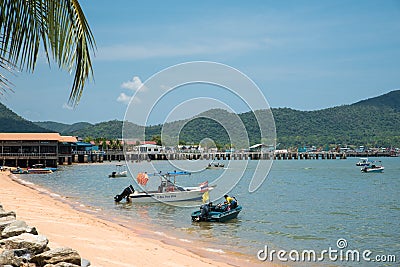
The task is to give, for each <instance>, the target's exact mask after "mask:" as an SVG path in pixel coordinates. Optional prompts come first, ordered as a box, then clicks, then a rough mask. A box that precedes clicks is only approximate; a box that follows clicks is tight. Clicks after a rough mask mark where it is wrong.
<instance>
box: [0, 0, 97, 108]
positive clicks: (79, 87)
mask: <svg viewBox="0 0 400 267" xmlns="http://www.w3.org/2000/svg"><path fill="white" fill-rule="evenodd" d="M0 8H1V10H0V45H1V46H0V58H1V59H7V61H3V63H6V62H8V63H10V64H11V65H13V66H17V68H20V69H22V70H27V71H32V72H33V71H34V69H35V66H36V62H37V59H38V54H39V48H40V45H41V44H42V45H43V49H44V52H45V55H46V58H47V61H48V62H49V63H50V54H51V57H52V58H53V59H54V60H55V61H56V62H57V64H58V66H59V67H60V68H62V69H65V70H67V71H68V72H69V73H72V72H74V80H73V84H72V89H71V93H70V97H69V103H70V104H72V105H76V104H77V103H78V102H79V100H80V98H81V96H82V92H83V89H84V86H85V82H86V80H87V79H89V78H93V68H92V61H91V57H90V50H91V51H93V52H94V50H95V48H96V44H95V40H94V37H93V34H92V32H91V30H90V27H89V24H88V22H87V20H86V18H85V15H84V13H83V11H82V9H81V7H80V5H79V2H78V1H77V0H23V1H21V0H3V3H2V4H0ZM5 66H6V65H4V64H0V68H2V69H4V68H5ZM1 81H3V83H2V82H1ZM1 81H0V87H2V85H3V87H2V88H3V90H4V88H5V87H4V85H5V84H4V82H5V81H7V80H5V79H4V76H1Z"/></svg>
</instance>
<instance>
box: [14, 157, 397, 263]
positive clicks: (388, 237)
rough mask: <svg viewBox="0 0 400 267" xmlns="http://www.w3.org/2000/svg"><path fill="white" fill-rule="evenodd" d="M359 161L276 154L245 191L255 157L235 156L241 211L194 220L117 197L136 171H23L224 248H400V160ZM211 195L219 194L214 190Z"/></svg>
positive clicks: (213, 173)
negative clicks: (114, 174)
mask: <svg viewBox="0 0 400 267" xmlns="http://www.w3.org/2000/svg"><path fill="white" fill-rule="evenodd" d="M357 160H358V159H351V158H349V159H347V160H297V161H296V160H286V161H284V160H282V161H275V162H274V164H273V166H272V169H271V172H270V174H269V176H268V179H266V180H265V182H264V183H263V185H262V186H261V187H260V188H259V189H258V190H257V191H256V192H254V193H249V192H248V186H249V182H250V179H251V174H252V172H253V170H254V168H255V167H256V164H257V162H256V161H250V162H249V163H248V165H247V167H246V168H247V169H245V170H244V172H243V170H241V169H240V168H235V161H232V162H231V163H230V165H229V168H231V170H232V171H234V170H237V172H240V173H242V172H243V173H244V174H243V178H242V179H241V180H240V181H239V183H238V184H237V185H236V186H235V188H234V189H233V190H232V192H231V193H230V194H231V195H234V196H236V198H237V199H238V200H239V203H240V205H242V206H243V211H242V212H241V213H240V214H239V217H238V218H237V219H235V220H232V221H230V222H227V223H208V222H202V223H194V222H192V221H191V217H190V214H191V212H192V211H193V210H194V209H197V208H198V207H195V208H182V207H175V206H171V205H165V204H162V203H155V204H132V203H119V204H116V203H114V201H113V197H114V196H115V195H116V194H119V193H121V191H122V190H123V189H124V188H125V187H126V186H128V185H129V184H132V185H133V186H134V187H137V185H136V184H135V183H134V181H133V179H132V178H131V177H127V178H118V179H109V178H108V174H109V173H110V171H111V170H112V169H113V168H114V164H112V165H111V164H93V165H77V166H65V167H61V168H60V171H57V172H55V173H53V174H50V175H23V176H21V177H23V178H24V179H25V180H27V181H29V182H33V183H35V184H38V185H41V186H44V187H45V188H48V189H49V190H50V191H52V192H53V193H56V194H60V195H62V196H65V197H68V200H70V201H72V202H75V204H76V205H80V204H84V205H85V206H86V207H90V208H91V209H92V210H94V211H96V212H97V213H98V214H99V215H101V216H105V217H108V218H109V217H112V218H118V219H120V220H122V221H124V222H128V223H131V227H133V228H134V225H135V224H142V225H147V226H149V227H150V228H151V229H153V230H154V229H156V230H155V231H156V232H157V233H159V234H162V235H166V236H170V237H171V238H172V236H174V237H175V238H176V239H177V240H181V241H182V242H192V241H193V240H195V241H196V243H198V244H203V245H204V247H210V244H213V246H214V248H221V249H222V250H223V251H229V250H231V251H232V250H233V251H236V252H241V253H245V254H249V255H255V253H256V252H257V251H258V250H259V249H262V248H263V247H264V245H268V246H269V247H271V248H282V249H285V250H287V251H289V250H291V249H297V250H303V249H314V250H322V249H327V248H328V247H335V244H336V240H338V239H339V238H345V239H346V240H347V241H348V243H349V246H350V247H351V248H353V249H359V250H365V249H370V250H372V251H383V252H385V253H387V254H396V255H400V248H399V243H400V242H399V241H400V232H399V231H398V226H399V225H398V221H399V220H400V205H399V194H398V192H399V189H400V179H399V175H398V174H399V173H400V164H399V161H400V159H398V158H383V159H381V160H382V161H383V163H384V166H385V172H384V173H382V174H379V173H376V174H373V173H361V172H360V168H359V167H356V166H355V163H356V162H357ZM206 163H207V162H206V161H204V164H206ZM148 164H149V163H144V164H141V163H140V164H136V165H135V166H134V168H135V169H136V170H137V172H140V171H143V170H146V169H148V168H149V166H148ZM154 164H155V165H156V168H157V169H159V170H163V171H169V170H170V169H168V168H170V165H169V164H168V163H167V162H155V163H154ZM242 164H243V163H240V165H242ZM252 169H253V170H252ZM224 171H225V170H206V171H202V172H196V173H194V174H192V175H191V176H189V177H188V178H185V179H180V180H179V183H180V184H182V185H187V186H191V185H198V184H199V183H201V182H203V181H205V180H208V181H209V182H212V181H214V180H216V179H218V177H219V176H220V175H221V173H222V172H224ZM222 189H223V188H221V190H222ZM210 197H211V199H213V198H215V195H213V192H212V191H211V193H210ZM217 201H218V200H217ZM219 201H221V200H219ZM214 202H216V201H214ZM198 204H200V203H198ZM164 237H165V236H164ZM364 264H365V262H364Z"/></svg>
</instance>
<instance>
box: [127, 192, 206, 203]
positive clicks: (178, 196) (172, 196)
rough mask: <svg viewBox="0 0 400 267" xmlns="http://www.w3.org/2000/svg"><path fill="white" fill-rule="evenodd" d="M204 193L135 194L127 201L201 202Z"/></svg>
mask: <svg viewBox="0 0 400 267" xmlns="http://www.w3.org/2000/svg"><path fill="white" fill-rule="evenodd" d="M203 194H204V192H203V191H201V190H192V191H173V192H163V193H157V192H135V193H133V194H130V195H129V201H131V202H135V203H156V202H177V201H197V200H201V199H202V196H203Z"/></svg>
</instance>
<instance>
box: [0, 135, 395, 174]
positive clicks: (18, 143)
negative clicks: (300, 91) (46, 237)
mask: <svg viewBox="0 0 400 267" xmlns="http://www.w3.org/2000/svg"><path fill="white" fill-rule="evenodd" d="M106 142H108V143H102V144H100V145H99V144H97V145H96V143H95V142H93V141H92V142H82V141H81V140H79V139H78V138H77V137H75V136H62V135H60V134H59V133H0V166H14V167H17V166H18V167H21V168H27V167H31V166H32V165H35V164H44V165H45V166H48V167H56V166H57V165H64V164H67V165H70V164H72V163H78V162H82V163H86V162H103V161H104V160H107V161H111V160H124V159H125V156H127V157H128V160H133V159H135V160H144V159H198V158H205V159H209V158H210V157H212V155H219V156H221V157H222V158H223V159H231V158H239V159H245V158H246V157H247V156H242V155H250V156H251V157H254V159H267V158H268V159H270V158H281V157H282V158H284V159H285V158H292V156H293V158H296V156H295V154H297V155H299V154H309V155H313V154H317V153H320V154H323V153H337V154H340V155H344V154H346V155H349V156H366V155H367V156H368V155H370V156H373V155H383V156H398V155H399V154H400V149H399V148H366V147H364V146H340V145H337V146H336V147H334V148H329V147H325V148H317V147H315V146H308V147H298V148H296V149H276V148H275V147H273V146H268V145H265V144H255V145H252V146H250V147H249V148H248V149H238V150H235V148H229V149H224V150H222V151H221V150H218V149H217V148H216V147H202V146H201V145H178V146H176V147H166V146H160V145H157V143H156V142H155V141H138V140H135V141H125V142H124V141H123V140H118V141H117V143H118V147H117V148H115V146H113V147H110V146H109V145H110V143H111V142H110V141H106ZM278 146H279V145H278ZM124 151H125V153H124ZM182 155H183V156H182ZM199 155H203V156H199ZM205 155H207V156H205ZM235 155H239V156H235ZM263 155H264V156H263ZM265 155H268V156H265ZM285 155H286V156H285ZM317 158H318V157H317ZM342 158H343V156H342Z"/></svg>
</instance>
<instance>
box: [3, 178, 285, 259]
mask: <svg viewBox="0 0 400 267" xmlns="http://www.w3.org/2000/svg"><path fill="white" fill-rule="evenodd" d="M0 188H1V189H0V203H1V204H2V205H3V207H4V208H5V209H6V210H13V211H15V212H16V213H17V218H18V219H20V220H24V221H26V222H27V223H28V225H31V226H35V227H36V228H37V230H38V232H39V233H40V234H43V235H45V236H47V237H48V238H49V241H50V242H49V247H51V248H56V247H65V246H67V247H71V248H73V249H76V250H77V251H78V252H79V254H80V255H81V257H82V258H85V259H87V260H89V261H90V262H91V264H92V265H91V266H150V265H151V266H154V265H161V266H163V265H170V264H171V263H173V264H174V265H175V266H210V265H211V266H250V265H258V266H260V264H262V265H263V266H277V265H274V264H267V263H266V262H263V263H257V262H256V261H254V262H250V261H248V260H246V259H244V258H241V257H240V256H237V257H236V256H232V255H226V256H228V257H225V258H224V257H223V256H219V255H213V253H211V255H207V251H195V250H194V248H195V247H194V246H193V247H190V246H188V247H185V246H184V244H182V245H181V246H180V245H179V244H176V242H173V240H167V241H165V240H157V239H156V238H155V237H156V233H154V232H153V233H150V231H151V230H150V229H146V228H143V227H142V226H140V227H139V228H138V229H130V227H129V226H126V225H124V224H123V222H118V220H113V219H110V220H107V219H103V218H99V217H98V216H96V215H95V214H91V213H90V211H89V210H86V209H80V208H78V209H74V208H73V207H72V206H71V205H70V204H69V203H68V200H63V199H62V197H61V196H58V195H54V196H52V193H51V192H48V191H46V190H43V191H42V190H37V189H35V188H33V187H32V186H30V185H29V184H23V183H21V182H19V181H17V180H16V179H14V178H12V177H11V175H10V173H9V172H0ZM141 232H144V233H145V234H143V233H141ZM146 232H148V234H146ZM145 235H146V236H145ZM153 237H154V238H153ZM209 254H210V253H209ZM214 254H215V253H214ZM225 260H226V261H225ZM225 262H228V263H225Z"/></svg>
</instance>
